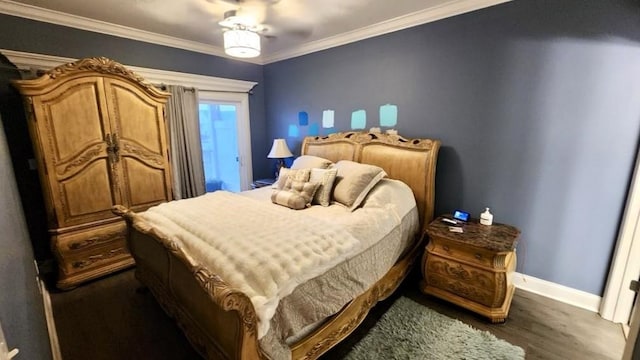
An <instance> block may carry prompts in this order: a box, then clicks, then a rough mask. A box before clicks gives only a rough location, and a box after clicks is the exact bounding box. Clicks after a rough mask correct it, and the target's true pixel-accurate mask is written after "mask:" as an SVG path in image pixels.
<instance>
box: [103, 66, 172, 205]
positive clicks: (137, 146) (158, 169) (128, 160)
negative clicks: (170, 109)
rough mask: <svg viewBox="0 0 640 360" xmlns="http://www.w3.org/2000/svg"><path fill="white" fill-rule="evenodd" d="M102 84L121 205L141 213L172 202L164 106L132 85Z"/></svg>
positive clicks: (112, 80)
mask: <svg viewBox="0 0 640 360" xmlns="http://www.w3.org/2000/svg"><path fill="white" fill-rule="evenodd" d="M104 81H105V94H106V97H107V104H108V105H107V106H108V112H109V119H110V121H111V128H112V130H113V134H115V135H114V136H115V138H114V139H113V141H114V143H115V144H116V145H115V146H116V151H115V157H114V159H115V164H114V170H115V171H114V176H115V177H117V178H118V179H117V181H116V182H115V184H116V186H117V187H118V191H119V193H120V195H121V197H122V203H121V204H122V205H124V206H126V207H128V208H130V209H131V210H133V211H143V210H146V209H147V208H148V207H150V206H153V205H157V204H160V203H163V202H166V201H167V200H170V199H172V193H171V174H170V167H169V160H168V148H167V137H166V123H165V120H164V105H163V104H162V103H160V102H159V101H158V100H157V99H154V98H152V97H150V96H149V95H148V94H147V93H146V92H144V91H142V90H141V89H140V88H138V87H137V86H135V85H132V84H130V83H127V82H124V81H121V80H118V79H112V78H105V79H104Z"/></svg>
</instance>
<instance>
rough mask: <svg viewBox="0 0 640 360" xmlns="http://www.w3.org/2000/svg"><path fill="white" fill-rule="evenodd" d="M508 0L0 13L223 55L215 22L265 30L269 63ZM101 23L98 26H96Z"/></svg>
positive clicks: (329, 0) (157, 2)
mask: <svg viewBox="0 0 640 360" xmlns="http://www.w3.org/2000/svg"><path fill="white" fill-rule="evenodd" d="M506 1H510V0H396V1H390V0H100V1H87V0H13V1H12V0H0V13H6V14H9V15H15V16H21V17H26V18H31V19H34V20H40V21H46V22H51V23H57V24H61V25H65V26H71V27H76V28H81V29H85V30H91V31H97V32H102V33H108V34H111V35H116V36H121V37H127V38H132V39H136V40H142V41H147V42H153V43H159V44H162V45H168V46H173V47H178V48H184V49H187V50H192V51H198V52H203V53H208V54H213V55H219V56H226V55H225V54H224V50H223V44H222V27H221V26H220V25H218V22H219V21H220V20H222V19H223V18H224V13H225V12H226V11H228V10H239V12H240V13H241V14H243V15H249V16H251V17H252V18H254V19H256V20H257V21H258V22H259V23H261V24H263V25H264V27H265V31H264V32H263V33H262V35H263V36H262V54H261V56H260V57H259V58H255V59H248V60H245V61H249V62H254V63H259V64H265V63H269V62H274V61H278V60H283V59H286V58H290V57H295V56H299V55H303V54H307V53H311V52H314V51H318V50H323V49H326V48H330V47H333V46H338V45H342V44H346V43H349V42H353V41H358V40H362V39H365V38H368V37H372V36H377V35H381V34H384V33H388V32H392V31H396V30H400V29H403V28H407V27H411V26H415V25H419V24H423V23H427V22H430V21H435V20H439V19H442V18H446V17H450V16H454V15H457V14H461V13H465V12H469V11H473V10H477V9H480V8H484V7H488V6H492V5H495V4H499V3H503V2H506ZM96 20H97V21H96Z"/></svg>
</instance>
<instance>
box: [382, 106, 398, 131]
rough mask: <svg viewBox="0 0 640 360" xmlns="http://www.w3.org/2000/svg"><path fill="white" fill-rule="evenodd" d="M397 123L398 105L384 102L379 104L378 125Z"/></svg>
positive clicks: (389, 125) (390, 125)
mask: <svg viewBox="0 0 640 360" xmlns="http://www.w3.org/2000/svg"><path fill="white" fill-rule="evenodd" d="M396 124H398V106H397V105H391V104H386V105H382V106H380V126H388V127H392V126H396Z"/></svg>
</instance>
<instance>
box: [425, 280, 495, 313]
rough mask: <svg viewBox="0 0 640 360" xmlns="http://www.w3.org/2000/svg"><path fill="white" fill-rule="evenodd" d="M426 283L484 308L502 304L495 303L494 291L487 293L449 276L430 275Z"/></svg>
mask: <svg viewBox="0 0 640 360" xmlns="http://www.w3.org/2000/svg"><path fill="white" fill-rule="evenodd" d="M426 281H427V284H429V285H430V286H434V287H437V288H439V289H442V290H445V291H448V292H450V293H452V294H456V295H457V296H460V297H462V298H465V299H469V300H471V301H473V302H474V303H478V304H482V305H484V306H488V307H493V306H496V303H497V304H499V303H500V302H495V301H494V299H493V297H494V294H493V292H492V291H487V290H486V289H483V288H479V287H476V286H472V285H470V284H469V283H467V282H464V281H460V280H456V279H453V278H451V277H448V276H444V275H440V274H429V276H427V279H426Z"/></svg>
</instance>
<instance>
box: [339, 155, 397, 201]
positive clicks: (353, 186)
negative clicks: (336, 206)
mask: <svg viewBox="0 0 640 360" xmlns="http://www.w3.org/2000/svg"><path fill="white" fill-rule="evenodd" d="M334 168H335V169H337V170H338V174H337V176H336V181H335V183H336V184H335V186H334V188H333V199H334V200H335V201H337V202H338V203H340V204H342V205H344V206H346V207H347V208H349V211H353V210H355V209H356V208H357V207H358V206H360V204H361V203H362V201H363V200H364V198H365V197H366V196H367V194H368V193H369V191H370V190H371V189H372V188H373V187H374V186H375V185H376V184H377V183H378V181H380V179H382V178H383V177H385V176H387V173H385V172H384V170H383V169H382V168H380V167H378V166H374V165H368V164H360V163H357V162H353V161H349V160H341V161H338V162H337V163H336V164H335V165H334Z"/></svg>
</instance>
